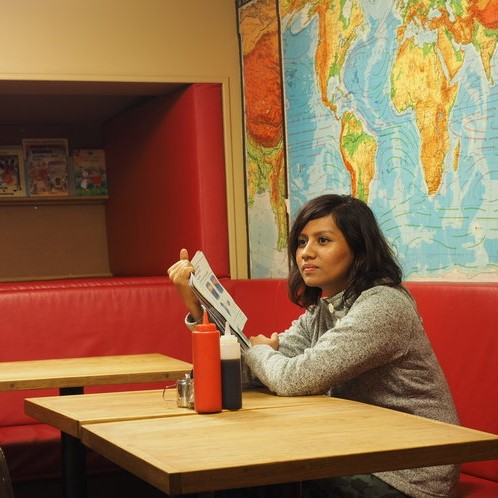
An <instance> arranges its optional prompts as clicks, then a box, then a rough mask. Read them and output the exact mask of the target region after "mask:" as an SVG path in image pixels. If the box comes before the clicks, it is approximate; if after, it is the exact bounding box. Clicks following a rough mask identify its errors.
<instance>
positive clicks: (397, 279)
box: [288, 194, 402, 308]
mask: <svg viewBox="0 0 498 498" xmlns="http://www.w3.org/2000/svg"><path fill="white" fill-rule="evenodd" d="M324 216H332V218H333V220H334V222H335V224H336V225H337V228H339V230H340V231H341V232H342V234H343V236H344V238H345V239H346V242H347V244H348V246H349V248H350V249H351V252H352V253H353V263H352V265H351V269H350V275H349V284H348V286H347V288H346V289H345V291H344V297H343V301H344V302H345V303H349V304H351V303H352V302H353V301H354V300H355V299H356V298H357V297H358V296H359V295H360V294H361V293H362V292H363V291H364V290H366V289H369V288H370V287H373V286H375V285H379V284H382V285H389V286H391V287H395V286H398V285H400V284H401V280H402V271H401V268H400V266H399V265H398V263H397V261H396V257H395V256H394V253H393V251H392V249H391V248H390V246H389V244H388V243H387V242H386V239H385V238H384V236H383V235H382V232H381V230H380V228H379V225H378V224H377V221H376V219H375V216H374V214H373V212H372V210H371V209H370V208H369V207H368V206H367V205H366V204H365V203H364V202H363V201H360V200H359V199H355V198H354V197H351V196H350V195H336V194H326V195H321V196H319V197H316V198H315V199H312V200H310V201H308V202H307V203H306V204H305V205H304V206H303V208H302V209H301V211H300V212H299V214H298V215H297V217H296V219H295V221H294V223H293V225H292V228H291V231H290V234H289V243H288V256H289V280H288V292H289V298H290V300H291V301H292V302H293V303H295V304H298V305H299V306H301V307H303V308H308V307H309V306H311V305H313V304H316V303H317V302H318V300H319V299H320V297H321V293H322V290H321V289H320V288H318V287H308V286H307V285H306V284H305V283H304V281H303V279H302V277H301V273H300V272H299V268H298V266H297V263H296V251H297V248H298V239H299V236H300V234H301V233H302V231H303V229H304V227H305V225H306V224H307V223H308V222H309V221H310V220H315V219H317V218H323V217H324Z"/></svg>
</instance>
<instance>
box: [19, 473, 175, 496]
mask: <svg viewBox="0 0 498 498" xmlns="http://www.w3.org/2000/svg"><path fill="white" fill-rule="evenodd" d="M13 487H14V496H15V498H64V491H63V486H62V481H61V480H60V479H50V480H43V481H24V482H14V483H13ZM87 488H88V498H132V497H133V498H165V496H167V495H165V494H164V493H162V492H161V491H159V490H158V489H156V488H154V487H153V486H150V485H149V484H147V483H146V482H144V481H142V480H141V479H139V478H137V477H135V476H133V475H132V474H129V473H127V472H124V471H119V472H112V473H109V474H100V475H92V476H89V477H88V480H87Z"/></svg>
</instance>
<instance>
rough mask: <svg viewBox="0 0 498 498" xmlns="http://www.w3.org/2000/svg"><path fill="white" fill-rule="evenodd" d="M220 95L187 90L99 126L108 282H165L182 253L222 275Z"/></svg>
mask: <svg viewBox="0 0 498 498" xmlns="http://www.w3.org/2000/svg"><path fill="white" fill-rule="evenodd" d="M221 91H222V89H221V85H219V84H194V85H189V86H187V87H185V88H182V89H180V90H176V91H174V92H172V93H170V94H168V95H166V96H163V97H160V98H155V99H152V100H150V101H148V102H146V103H145V104H143V105H141V106H139V107H137V108H134V109H132V110H130V111H128V112H126V113H124V114H122V115H120V116H118V117H117V118H115V119H113V120H112V121H111V122H109V123H108V124H107V125H106V127H105V148H106V160H107V167H108V177H109V196H110V198H109V201H108V204H107V209H106V223H107V236H108V245H109V262H110V268H111V272H112V273H113V274H114V275H120V276H129V275H139V276H140V275H164V273H165V270H166V268H168V267H169V266H170V265H171V264H172V263H173V262H174V261H176V260H177V259H178V253H179V250H180V248H182V247H186V248H187V249H188V250H189V252H190V253H191V255H193V254H194V252H195V251H196V250H197V249H201V250H202V251H204V253H205V254H206V256H207V258H208V260H209V261H210V263H211V266H212V268H213V270H214V272H215V273H216V274H217V275H218V276H220V277H224V276H229V255H228V224H227V223H228V222H227V212H226V211H227V210H226V181H225V157H224V142H223V114H222V94H221Z"/></svg>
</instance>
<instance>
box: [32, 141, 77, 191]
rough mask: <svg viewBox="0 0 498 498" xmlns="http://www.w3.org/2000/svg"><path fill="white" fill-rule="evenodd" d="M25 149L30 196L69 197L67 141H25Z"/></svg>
mask: <svg viewBox="0 0 498 498" xmlns="http://www.w3.org/2000/svg"><path fill="white" fill-rule="evenodd" d="M23 148H24V157H25V159H26V171H27V176H28V185H29V193H30V195H32V196H52V195H53V196H57V195H69V188H68V162H69V161H68V158H69V155H68V143H67V140H66V139H65V138H54V139H51V138H47V139H43V138H40V139H35V138H33V139H25V140H23Z"/></svg>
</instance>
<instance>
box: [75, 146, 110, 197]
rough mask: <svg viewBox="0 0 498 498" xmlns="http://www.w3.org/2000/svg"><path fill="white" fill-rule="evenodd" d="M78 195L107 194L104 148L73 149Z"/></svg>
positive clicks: (76, 191)
mask: <svg viewBox="0 0 498 498" xmlns="http://www.w3.org/2000/svg"><path fill="white" fill-rule="evenodd" d="M73 169H74V183H75V193H76V195H107V178H106V169H105V150H104V149H75V150H73Z"/></svg>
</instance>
